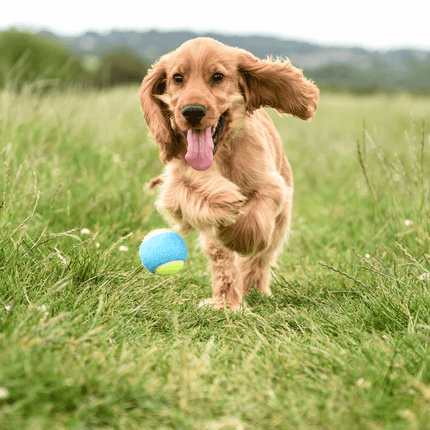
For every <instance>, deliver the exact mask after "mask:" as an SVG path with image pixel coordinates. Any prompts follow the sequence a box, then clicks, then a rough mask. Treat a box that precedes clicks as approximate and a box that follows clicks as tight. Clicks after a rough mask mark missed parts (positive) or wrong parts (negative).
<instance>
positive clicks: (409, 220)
mask: <svg viewBox="0 0 430 430" xmlns="http://www.w3.org/2000/svg"><path fill="white" fill-rule="evenodd" d="M413 223H414V222H413V221H412V220H411V219H405V225H406V226H408V225H412V224H413Z"/></svg>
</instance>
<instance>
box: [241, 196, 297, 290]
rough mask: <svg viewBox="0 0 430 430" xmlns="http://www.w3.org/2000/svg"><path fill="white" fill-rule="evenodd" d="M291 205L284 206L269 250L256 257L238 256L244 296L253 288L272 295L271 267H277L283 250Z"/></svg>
mask: <svg viewBox="0 0 430 430" xmlns="http://www.w3.org/2000/svg"><path fill="white" fill-rule="evenodd" d="M289 218H290V205H289V202H288V203H286V204H285V205H284V209H283V211H282V212H281V213H280V214H279V215H278V216H277V217H276V224H275V230H274V232H273V236H272V237H273V240H272V242H271V243H270V246H269V248H268V249H267V250H266V251H264V252H262V253H260V254H257V255H255V256H249V257H243V256H239V255H238V256H237V260H236V262H237V265H238V267H239V270H240V272H241V275H242V280H243V292H242V293H243V295H245V294H247V293H248V292H249V291H250V290H251V288H252V287H255V288H257V289H258V290H259V291H261V292H262V293H266V294H269V295H271V291H270V287H269V283H270V266H275V265H276V257H277V254H278V252H279V251H280V250H281V248H282V245H283V243H284V240H285V239H286V235H287V232H288V227H289Z"/></svg>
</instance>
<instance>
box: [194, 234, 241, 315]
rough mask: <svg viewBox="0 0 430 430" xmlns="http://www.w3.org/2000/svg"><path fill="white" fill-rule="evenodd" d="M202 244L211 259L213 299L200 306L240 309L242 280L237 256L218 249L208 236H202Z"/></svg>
mask: <svg viewBox="0 0 430 430" xmlns="http://www.w3.org/2000/svg"><path fill="white" fill-rule="evenodd" d="M201 244H202V247H203V250H204V252H205V254H206V255H207V256H208V257H209V260H210V268H211V270H212V288H213V298H211V299H207V300H205V301H204V302H202V303H201V304H200V305H201V306H202V305H206V304H212V305H214V307H215V309H224V306H227V307H228V308H230V309H231V310H237V309H239V308H240V304H241V302H242V278H241V275H240V271H239V269H238V267H237V266H236V264H235V255H234V253H232V252H231V251H228V250H227V249H225V248H221V247H217V246H215V244H214V243H213V241H212V240H211V239H210V237H209V235H208V234H204V235H202V238H201Z"/></svg>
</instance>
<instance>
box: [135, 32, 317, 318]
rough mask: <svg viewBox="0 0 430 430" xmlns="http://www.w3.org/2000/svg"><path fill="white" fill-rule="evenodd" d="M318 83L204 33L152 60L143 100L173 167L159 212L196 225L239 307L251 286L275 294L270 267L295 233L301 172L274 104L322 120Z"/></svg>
mask: <svg viewBox="0 0 430 430" xmlns="http://www.w3.org/2000/svg"><path fill="white" fill-rule="evenodd" d="M318 95H319V91H318V88H317V87H316V86H315V84H314V83H312V82H311V81H309V80H307V79H306V78H305V77H304V76H303V73H302V72H301V71H300V70H299V69H297V68H296V67H294V66H293V65H292V64H291V63H290V61H289V60H288V59H276V60H272V59H270V58H269V59H267V60H260V59H258V58H256V57H255V56H253V55H252V54H251V53H249V52H247V51H245V50H243V49H239V48H232V47H229V46H226V45H224V44H222V43H220V42H218V41H216V40H214V39H210V38H206V37H201V38H197V39H192V40H189V41H187V42H185V43H184V44H183V45H181V46H180V47H179V48H178V49H176V50H175V51H173V52H171V53H169V54H166V55H164V56H162V57H161V58H160V60H159V61H158V62H157V63H156V64H155V65H153V66H152V69H150V70H149V71H148V74H147V75H146V77H145V78H144V80H143V83H142V86H141V88H140V101H141V105H142V110H143V113H144V117H145V121H146V124H147V126H148V128H149V130H150V133H151V136H152V139H153V140H155V142H157V143H158V145H159V147H160V159H161V161H162V162H163V163H164V164H165V165H166V167H165V169H164V172H163V174H162V175H161V176H159V177H158V178H155V179H153V180H152V181H151V182H150V184H149V187H150V188H153V187H155V186H156V185H160V190H159V195H158V198H157V202H156V208H157V210H158V211H159V212H160V213H162V214H163V216H164V217H165V218H166V220H167V221H168V222H169V223H170V224H171V225H172V226H173V228H174V229H175V230H176V231H177V232H178V233H180V234H182V235H186V234H188V233H189V232H190V231H192V230H194V229H196V230H198V231H200V232H201V245H202V248H203V251H204V253H205V254H206V255H207V256H208V258H209V261H210V269H211V271H212V288H213V297H212V298H210V299H207V300H205V301H204V302H203V304H208V305H212V306H214V307H215V308H216V309H224V308H225V307H227V308H230V309H231V310H237V309H239V308H240V307H241V303H242V298H243V296H244V295H245V294H246V293H248V292H249V291H250V289H251V288H253V287H254V288H257V289H258V290H259V291H261V292H263V293H266V294H271V291H270V287H269V282H270V267H271V266H272V265H275V264H276V256H277V254H278V253H279V251H280V249H281V248H282V244H283V242H284V239H285V237H286V236H287V233H288V230H289V226H290V218H291V205H292V198H293V176H292V172H291V168H290V165H289V163H288V161H287V158H286V156H285V154H284V151H283V147H282V142H281V139H280V137H279V134H278V132H277V131H276V128H275V126H274V124H273V122H272V120H271V119H270V117H269V115H268V114H267V112H266V111H265V110H264V109H263V108H265V107H269V108H274V109H276V110H277V111H278V112H280V113H286V114H290V115H293V116H295V117H297V118H300V119H302V120H309V119H310V118H312V117H313V116H314V113H315V110H316V109H317V103H318Z"/></svg>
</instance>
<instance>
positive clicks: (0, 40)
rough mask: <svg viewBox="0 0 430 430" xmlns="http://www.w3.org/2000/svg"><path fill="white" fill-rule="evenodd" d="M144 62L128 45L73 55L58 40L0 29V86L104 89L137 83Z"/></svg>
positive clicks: (144, 70) (142, 74)
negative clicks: (86, 54) (100, 51)
mask: <svg viewBox="0 0 430 430" xmlns="http://www.w3.org/2000/svg"><path fill="white" fill-rule="evenodd" d="M147 70H148V65H147V62H146V61H145V60H143V59H141V58H139V55H138V54H137V53H134V52H131V50H130V48H127V47H124V48H117V49H116V50H115V52H106V53H103V54H102V55H101V57H100V58H99V57H95V56H83V57H79V56H78V55H73V54H72V53H70V52H69V51H68V50H67V48H66V47H64V46H63V45H62V44H61V43H59V42H57V41H54V40H51V39H47V38H45V37H42V36H40V35H37V34H31V33H26V32H22V31H18V30H8V31H3V32H0V89H1V88H4V87H6V86H8V87H11V88H13V89H16V90H20V89H21V88H22V87H23V85H24V84H26V83H30V84H32V85H34V86H36V87H41V88H42V89H49V88H52V87H55V88H58V87H60V88H63V87H66V86H71V85H75V86H76V85H79V86H81V87H90V88H105V87H111V86H114V85H120V84H127V83H141V82H142V80H143V78H144V76H145V75H146V73H147Z"/></svg>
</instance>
